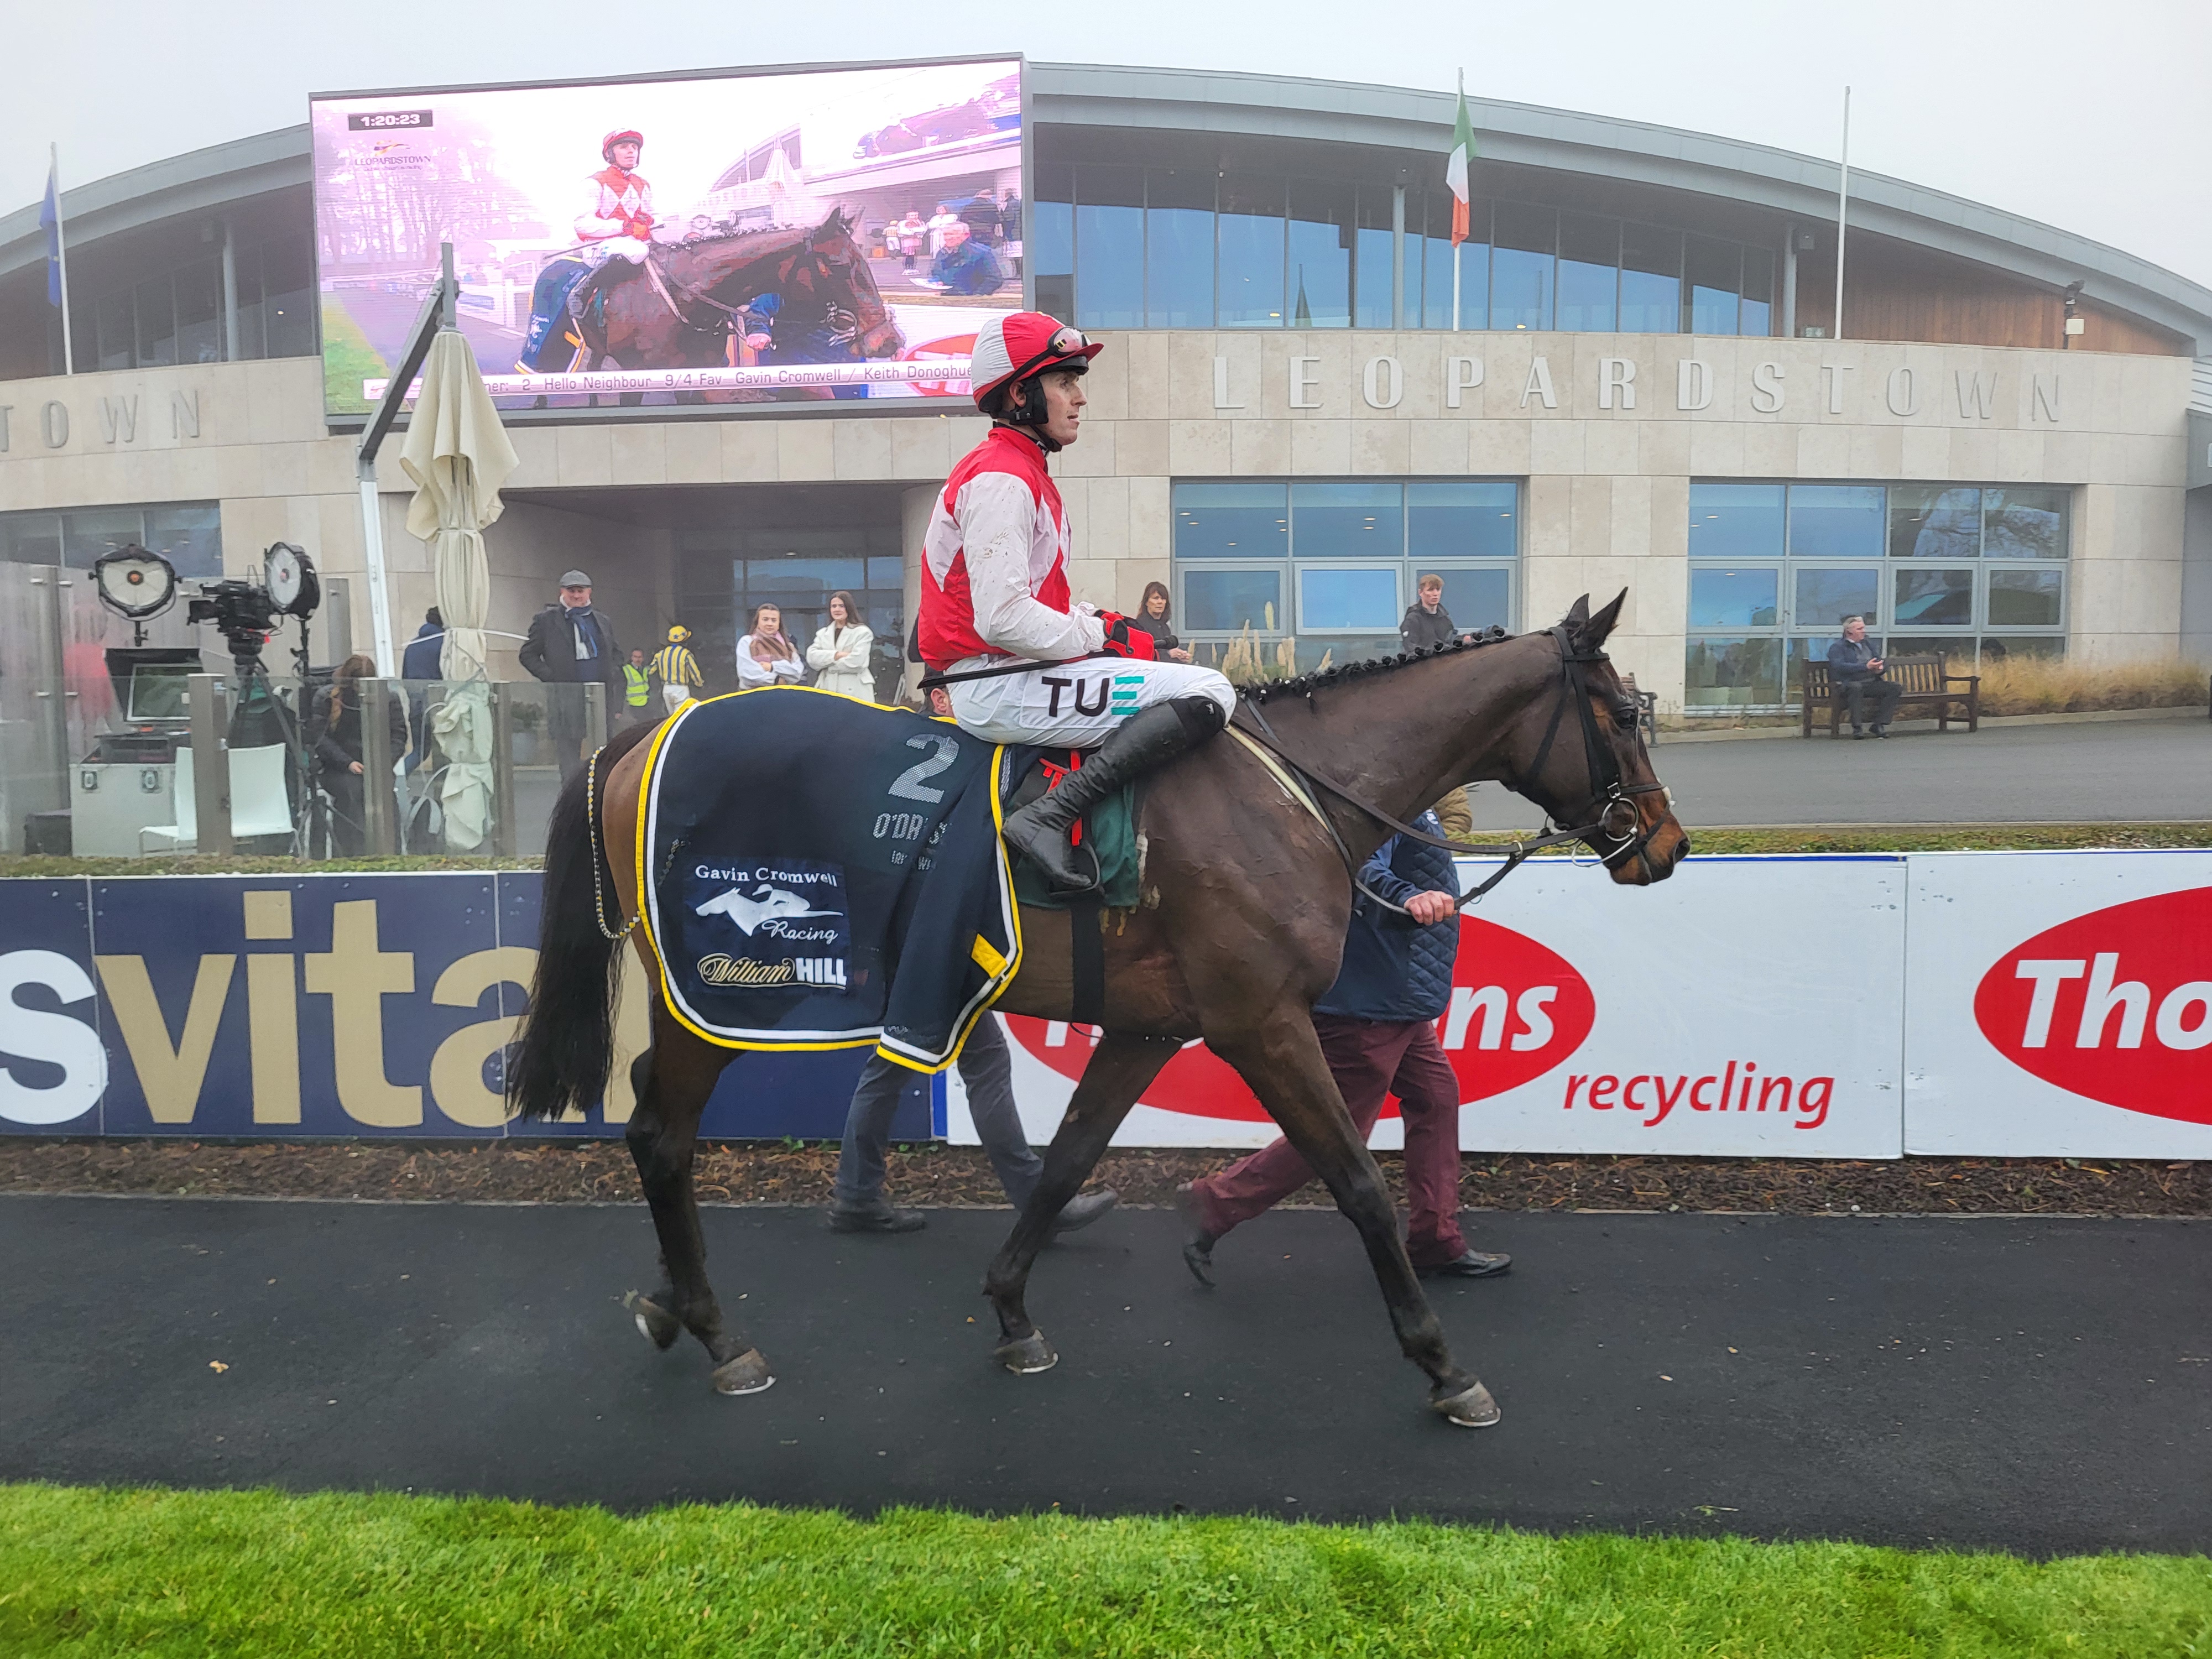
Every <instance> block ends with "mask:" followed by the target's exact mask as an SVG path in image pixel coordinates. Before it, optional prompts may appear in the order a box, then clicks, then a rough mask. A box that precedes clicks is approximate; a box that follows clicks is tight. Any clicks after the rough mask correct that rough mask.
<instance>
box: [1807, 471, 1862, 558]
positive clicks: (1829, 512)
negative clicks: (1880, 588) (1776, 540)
mask: <svg viewBox="0 0 2212 1659" xmlns="http://www.w3.org/2000/svg"><path fill="white" fill-rule="evenodd" d="M1881 508H1882V502H1881V485H1880V484H1792V485H1790V552H1791V553H1792V554H1793V555H1795V556H1796V557H1798V558H1801V559H1878V558H1880V557H1881Z"/></svg>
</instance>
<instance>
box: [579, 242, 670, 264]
mask: <svg viewBox="0 0 2212 1659" xmlns="http://www.w3.org/2000/svg"><path fill="white" fill-rule="evenodd" d="M651 251H652V245H651V244H650V243H647V242H641V241H639V240H638V239H637V238H636V237H635V236H610V237H608V238H607V240H605V241H604V242H587V243H586V244H585V245H584V246H583V247H582V248H581V249H580V250H579V253H580V257H581V258H582V259H583V261H584V263H585V264H587V265H589V266H591V268H592V270H598V269H599V267H600V266H601V265H603V264H606V262H607V261H608V260H610V259H627V260H629V262H630V264H634V265H641V264H644V263H645V256H646V255H647V253H648V252H651Z"/></svg>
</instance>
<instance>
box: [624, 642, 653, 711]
mask: <svg viewBox="0 0 2212 1659" xmlns="http://www.w3.org/2000/svg"><path fill="white" fill-rule="evenodd" d="M652 696H653V685H652V683H651V681H650V679H649V678H647V674H646V671H645V649H644V647H642V646H641V647H638V648H637V649H635V650H634V651H632V652H631V653H629V661H628V662H626V663H624V664H623V709H624V711H625V712H626V714H628V717H629V720H630V721H631V723H632V724H638V723H643V724H645V725H648V726H649V725H651V724H652V723H653V717H652V716H651V715H650V714H647V713H646V705H647V702H648V701H650V699H651V698H652Z"/></svg>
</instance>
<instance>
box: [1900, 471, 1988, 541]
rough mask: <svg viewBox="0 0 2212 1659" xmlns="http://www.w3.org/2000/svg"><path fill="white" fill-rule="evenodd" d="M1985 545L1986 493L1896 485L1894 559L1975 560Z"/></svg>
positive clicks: (1931, 486)
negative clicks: (1983, 531)
mask: <svg viewBox="0 0 2212 1659" xmlns="http://www.w3.org/2000/svg"><path fill="white" fill-rule="evenodd" d="M1981 542H1982V492H1981V491H1980V490H1978V489H1945V488H1944V487H1943V486H1942V485H1941V484H1894V485H1892V486H1891V488H1890V492H1889V555H1890V556H1891V557H1892V558H1893V559H1971V558H1974V557H1976V556H1978V555H1979V554H1980V552H1981V550H1982V547H1981Z"/></svg>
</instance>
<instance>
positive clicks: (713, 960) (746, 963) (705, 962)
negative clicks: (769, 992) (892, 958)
mask: <svg viewBox="0 0 2212 1659" xmlns="http://www.w3.org/2000/svg"><path fill="white" fill-rule="evenodd" d="M699 977H700V978H701V979H702V980H704V981H706V982H707V983H708V984H709V985H822V986H828V987H831V988H833V989H836V990H840V991H842V990H843V989H844V988H845V958H844V957H786V958H784V960H783V961H781V962H755V961H753V960H751V959H750V957H729V956H724V955H722V954H721V953H720V952H719V951H717V952H716V953H715V954H714V955H713V956H711V957H700V958H699Z"/></svg>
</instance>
